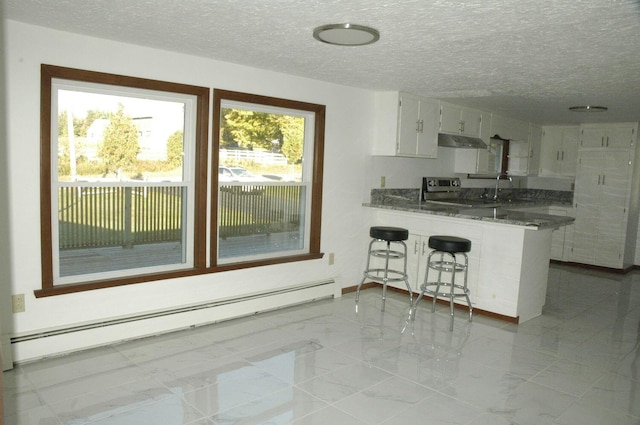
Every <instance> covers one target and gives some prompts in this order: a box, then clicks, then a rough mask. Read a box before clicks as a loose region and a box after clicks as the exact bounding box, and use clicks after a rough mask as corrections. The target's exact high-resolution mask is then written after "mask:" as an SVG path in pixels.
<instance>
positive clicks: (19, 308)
mask: <svg viewBox="0 0 640 425" xmlns="http://www.w3.org/2000/svg"><path fill="white" fill-rule="evenodd" d="M11 302H12V308H13V312H14V313H22V312H23V311H24V294H18V295H13V296H12V297H11Z"/></svg>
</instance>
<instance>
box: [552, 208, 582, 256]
mask: <svg viewBox="0 0 640 425" xmlns="http://www.w3.org/2000/svg"><path fill="white" fill-rule="evenodd" d="M546 214H551V215H561V216H570V217H575V213H574V210H573V207H549V208H548V209H547V211H546ZM573 226H574V225H573V224H571V225H569V226H562V227H559V228H557V229H555V230H554V231H553V232H552V233H551V259H552V260H557V261H570V260H571V247H572V246H573V245H572V241H573Z"/></svg>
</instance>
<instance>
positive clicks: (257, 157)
mask: <svg viewBox="0 0 640 425" xmlns="http://www.w3.org/2000/svg"><path fill="white" fill-rule="evenodd" d="M241 159H244V160H248V161H253V162H258V163H261V164H274V165H287V158H286V157H285V156H284V155H282V154H281V153H274V152H266V151H249V150H240V149H220V163H224V162H225V161H226V160H241Z"/></svg>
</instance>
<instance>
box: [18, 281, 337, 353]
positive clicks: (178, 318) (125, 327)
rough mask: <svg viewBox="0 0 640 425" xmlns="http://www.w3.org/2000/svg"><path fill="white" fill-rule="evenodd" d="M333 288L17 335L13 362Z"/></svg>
mask: <svg viewBox="0 0 640 425" xmlns="http://www.w3.org/2000/svg"><path fill="white" fill-rule="evenodd" d="M336 291H338V290H337V289H336V284H335V281H334V280H333V279H328V280H323V281H317V282H309V283H305V284H300V285H294V286H288V287H284V288H278V289H275V290H270V291H264V292H256V293H252V294H246V295H240V296H237V297H231V298H225V299H220V300H215V301H209V302H203V303H201V304H193V305H187V306H181V307H176V308H171V309H166V310H160V311H152V312H145V313H141V314H136V315H130V316H125V317H117V318H112V319H108V320H102V321H96V322H90V323H82V324H77V325H72V326H67V327H61V328H55V329H47V330H43V331H39V332H34V333H29V334H23V335H16V336H13V337H12V338H11V346H12V348H13V355H14V361H15V362H17V363H20V362H26V361H31V360H38V359H42V358H44V357H49V356H53V355H60V354H65V353H69V352H73V351H79V350H84V349H89V348H95V347H99V346H103V345H108V344H112V343H117V342H122V341H126V340H131V339H136V338H142V337H146V336H152V335H158V334H161V333H166V332H172V331H177V330H181V329H187V328H190V327H194V326H201V325H207V324H212V323H216V322H220V321H224V320H229V319H234V318H238V317H243V316H248V315H252V314H256V313H259V312H265V311H270V310H276V309H279V308H283V307H288V306H292V305H296V304H302V303H307V302H311V301H315V300H319V299H323V298H331V297H333V296H336V295H338V294H339V291H338V292H336Z"/></svg>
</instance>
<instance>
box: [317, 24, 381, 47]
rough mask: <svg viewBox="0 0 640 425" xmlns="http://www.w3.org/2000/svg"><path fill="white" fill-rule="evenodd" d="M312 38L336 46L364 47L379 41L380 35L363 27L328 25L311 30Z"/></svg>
mask: <svg viewBox="0 0 640 425" xmlns="http://www.w3.org/2000/svg"><path fill="white" fill-rule="evenodd" d="M313 38H315V39H316V40H318V41H322V42H323V43H327V44H334V45H336V46H364V45H366V44H371V43H375V42H376V41H378V40H379V39H380V33H379V32H378V31H377V30H375V29H373V28H371V27H367V26H364V25H356V24H329V25H322V26H320V27H318V28H316V29H314V30H313Z"/></svg>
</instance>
